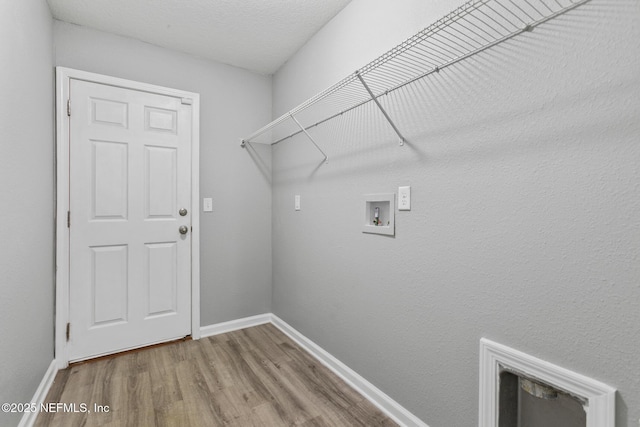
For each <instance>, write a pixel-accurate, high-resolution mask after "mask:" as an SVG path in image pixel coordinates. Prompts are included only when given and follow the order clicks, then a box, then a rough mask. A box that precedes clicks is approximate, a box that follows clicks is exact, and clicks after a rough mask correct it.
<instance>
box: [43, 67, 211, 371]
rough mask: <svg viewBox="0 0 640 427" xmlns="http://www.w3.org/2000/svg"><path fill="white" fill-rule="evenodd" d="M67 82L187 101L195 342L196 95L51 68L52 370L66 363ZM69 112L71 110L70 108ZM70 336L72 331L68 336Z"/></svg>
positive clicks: (197, 228)
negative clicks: (53, 95) (53, 100)
mask: <svg viewBox="0 0 640 427" xmlns="http://www.w3.org/2000/svg"><path fill="white" fill-rule="evenodd" d="M72 79H76V80H84V81H88V82H94V83H100V84H105V85H112V86H117V87H122V88H125V89H132V90H137V91H143V92H151V93H157V94H161V95H167V96H173V97H177V98H182V99H183V100H184V101H185V102H191V106H192V113H193V114H192V123H191V126H192V129H191V135H192V139H191V212H192V217H191V226H192V229H193V231H192V234H191V336H192V338H193V339H199V338H200V210H199V206H200V203H199V198H200V183H199V176H200V173H199V157H200V155H199V146H200V95H199V94H197V93H193V92H186V91H182V90H177V89H170V88H166V87H162V86H156V85H150V84H146V83H141V82H136V81H132V80H126V79H121V78H117V77H110V76H104V75H101V74H95V73H89V72H86V71H80V70H75V69H71V68H66V67H56V159H55V163H56V164H55V170H56V185H55V187H56V195H55V201H56V202H55V203H56V219H55V222H56V303H55V308H56V311H55V312H56V315H55V360H56V365H57V367H58V369H64V368H66V367H67V366H68V365H69V357H68V353H67V336H66V335H67V323H68V322H69V308H70V307H69V228H68V227H67V212H68V211H69V120H68V116H67V100H68V99H69V86H70V85H69V82H70V80H72ZM71 108H73V106H71ZM72 333H73V332H72Z"/></svg>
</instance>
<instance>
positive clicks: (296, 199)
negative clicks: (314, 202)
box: [294, 194, 300, 211]
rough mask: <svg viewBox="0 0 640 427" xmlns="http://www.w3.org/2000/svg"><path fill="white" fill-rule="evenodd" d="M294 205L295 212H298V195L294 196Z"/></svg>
mask: <svg viewBox="0 0 640 427" xmlns="http://www.w3.org/2000/svg"><path fill="white" fill-rule="evenodd" d="M294 203H295V209H296V210H297V211H299V210H300V195H299V194H296V195H295V197H294Z"/></svg>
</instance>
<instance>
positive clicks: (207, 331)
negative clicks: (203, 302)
mask: <svg viewBox="0 0 640 427" xmlns="http://www.w3.org/2000/svg"><path fill="white" fill-rule="evenodd" d="M271 317H272V314H271V313H265V314H259V315H257V316H251V317H244V318H242V319H236V320H230V321H228V322H222V323H216V324H214V325H208V326H203V327H201V328H200V337H201V338H205V337H211V336H213V335H219V334H226V333H227V332H233V331H237V330H238V329H244V328H250V327H252V326H258V325H264V324H265V323H269V322H271Z"/></svg>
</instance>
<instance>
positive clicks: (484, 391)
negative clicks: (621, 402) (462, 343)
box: [479, 338, 616, 427]
mask: <svg viewBox="0 0 640 427" xmlns="http://www.w3.org/2000/svg"><path fill="white" fill-rule="evenodd" d="M503 370H509V371H513V372H515V373H517V374H522V375H525V376H527V377H531V378H534V379H537V380H540V381H542V382H544V383H547V384H549V385H551V386H553V387H555V388H557V389H559V390H562V391H565V392H567V393H569V394H571V395H573V396H576V397H578V398H580V399H583V400H585V401H586V404H585V405H584V409H585V412H586V413H587V427H614V426H615V404H616V397H615V396H616V389H614V388H612V387H610V386H608V385H606V384H603V383H601V382H599V381H596V380H594V379H591V378H587V377H585V376H584V375H581V374H577V373H575V372H572V371H569V370H568V369H565V368H561V367H559V366H556V365H553V364H551V363H549V362H546V361H544V360H540V359H538V358H535V357H533V356H530V355H528V354H525V353H522V352H520V351H517V350H514V349H512V348H509V347H507V346H505V345H502V344H498V343H495V342H493V341H490V340H488V339H486V338H482V339H481V340H480V403H479V407H480V410H479V426H480V427H498V393H499V387H500V384H499V374H500V372H501V371H503Z"/></svg>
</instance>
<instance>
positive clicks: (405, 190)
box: [398, 186, 411, 211]
mask: <svg viewBox="0 0 640 427" xmlns="http://www.w3.org/2000/svg"><path fill="white" fill-rule="evenodd" d="M398 210H399V211H410V210H411V187H408V186H407V187H398Z"/></svg>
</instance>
